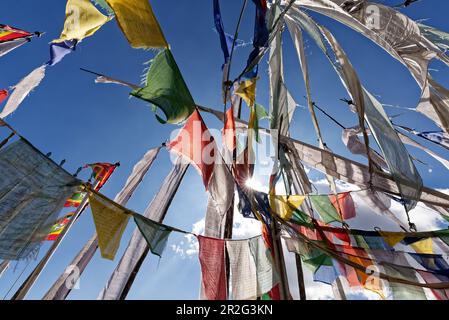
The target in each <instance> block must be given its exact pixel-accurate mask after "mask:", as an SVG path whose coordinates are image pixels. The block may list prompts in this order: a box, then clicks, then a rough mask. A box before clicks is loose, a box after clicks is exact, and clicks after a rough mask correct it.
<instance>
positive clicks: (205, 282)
mask: <svg viewBox="0 0 449 320" xmlns="http://www.w3.org/2000/svg"><path fill="white" fill-rule="evenodd" d="M198 242H199V260H200V265H201V274H202V276H201V299H203V300H226V297H227V280H226V267H225V265H226V264H225V240H223V239H213V238H206V237H202V236H198Z"/></svg>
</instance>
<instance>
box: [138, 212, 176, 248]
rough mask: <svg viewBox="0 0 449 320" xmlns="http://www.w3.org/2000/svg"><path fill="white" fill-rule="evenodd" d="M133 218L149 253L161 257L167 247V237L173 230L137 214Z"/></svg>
mask: <svg viewBox="0 0 449 320" xmlns="http://www.w3.org/2000/svg"><path fill="white" fill-rule="evenodd" d="M133 217H134V221H135V223H136V225H137V227H138V228H139V230H140V232H141V233H142V235H143V237H144V238H145V240H146V241H147V243H148V246H149V247H150V250H151V252H152V253H153V254H154V255H157V256H159V257H161V256H162V252H164V250H165V247H166V246H167V241H168V237H169V236H170V233H171V232H172V231H173V229H172V228H170V227H167V226H165V225H162V224H159V223H157V222H154V221H152V220H150V219H148V218H145V217H144V216H141V215H139V214H135V215H133Z"/></svg>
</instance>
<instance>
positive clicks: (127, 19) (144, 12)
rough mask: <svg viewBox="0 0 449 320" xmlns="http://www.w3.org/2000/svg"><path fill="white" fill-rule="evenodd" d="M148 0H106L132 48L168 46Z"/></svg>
mask: <svg viewBox="0 0 449 320" xmlns="http://www.w3.org/2000/svg"><path fill="white" fill-rule="evenodd" d="M148 1H149V0H106V2H107V3H108V4H109V6H110V7H111V8H112V10H114V13H115V16H116V18H117V23H118V25H119V27H120V29H121V30H122V32H123V33H124V34H125V36H126V39H128V42H129V44H130V45H131V47H133V48H143V49H151V48H168V43H167V40H165V37H164V34H163V32H162V29H161V27H160V25H159V22H158V21H157V19H156V17H155V15H154V13H153V9H152V8H151V5H150V3H149V2H148Z"/></svg>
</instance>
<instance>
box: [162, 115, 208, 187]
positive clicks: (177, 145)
mask: <svg viewBox="0 0 449 320" xmlns="http://www.w3.org/2000/svg"><path fill="white" fill-rule="evenodd" d="M167 148H168V149H169V150H170V151H173V152H175V153H177V154H178V155H180V156H183V157H185V158H186V159H188V160H189V161H190V162H191V163H192V165H193V166H194V167H195V168H196V169H197V170H198V172H199V173H200V175H201V176H202V178H203V183H204V186H205V187H206V190H208V187H209V180H210V177H211V176H212V173H213V171H214V164H215V152H216V144H215V140H214V138H213V136H212V135H211V134H210V132H209V130H208V129H207V127H206V125H205V124H204V121H203V118H202V117H201V115H200V113H199V112H198V111H197V110H195V111H194V112H193V114H192V115H191V116H190V118H189V119H188V120H187V122H186V124H185V125H184V127H183V128H182V129H181V131H180V132H179V134H178V136H177V137H176V138H175V139H174V140H172V141H170V142H169V143H168V144H167Z"/></svg>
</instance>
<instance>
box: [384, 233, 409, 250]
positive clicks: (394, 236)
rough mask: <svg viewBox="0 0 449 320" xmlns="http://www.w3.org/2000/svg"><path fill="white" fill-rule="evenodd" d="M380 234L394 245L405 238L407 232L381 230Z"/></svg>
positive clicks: (390, 244) (391, 245)
mask: <svg viewBox="0 0 449 320" xmlns="http://www.w3.org/2000/svg"><path fill="white" fill-rule="evenodd" d="M379 234H380V235H381V236H382V238H383V239H384V240H385V242H386V243H387V244H388V245H389V246H390V247H394V246H395V245H396V244H398V243H399V242H401V241H402V240H404V238H405V234H404V233H403V232H387V231H379Z"/></svg>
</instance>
